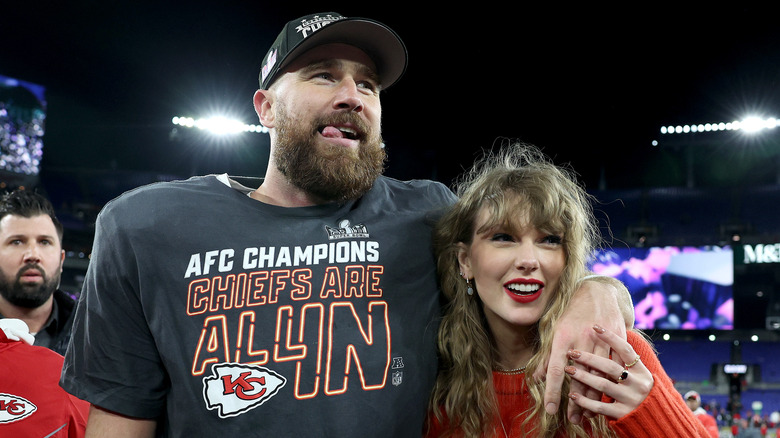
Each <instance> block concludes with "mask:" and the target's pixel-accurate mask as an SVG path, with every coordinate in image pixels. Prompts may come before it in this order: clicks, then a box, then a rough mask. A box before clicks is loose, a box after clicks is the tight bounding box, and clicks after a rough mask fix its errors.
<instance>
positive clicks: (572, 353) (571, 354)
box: [569, 350, 582, 359]
mask: <svg viewBox="0 0 780 438" xmlns="http://www.w3.org/2000/svg"><path fill="white" fill-rule="evenodd" d="M580 356H582V353H580V352H579V351H577V350H569V358H571V359H579V358H580Z"/></svg>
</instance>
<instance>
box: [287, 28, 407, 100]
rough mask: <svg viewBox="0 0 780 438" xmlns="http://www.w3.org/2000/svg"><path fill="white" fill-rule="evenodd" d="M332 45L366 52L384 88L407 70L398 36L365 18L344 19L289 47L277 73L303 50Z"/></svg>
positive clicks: (405, 56) (404, 52) (404, 50)
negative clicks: (345, 46)
mask: <svg viewBox="0 0 780 438" xmlns="http://www.w3.org/2000/svg"><path fill="white" fill-rule="evenodd" d="M332 43H343V44H349V45H351V46H355V47H357V48H359V49H361V50H362V51H364V52H366V54H367V55H368V56H369V57H370V58H371V59H372V60H373V61H374V63H375V64H376V69H377V74H378V75H379V80H380V81H381V84H382V88H383V89H385V88H388V87H390V86H391V85H393V84H395V83H396V82H398V80H399V79H400V78H401V76H403V74H404V72H405V71H406V64H407V52H406V46H405V45H404V43H403V41H401V38H400V37H399V36H398V34H396V33H395V32H394V31H393V30H392V29H390V28H389V27H387V26H385V25H384V24H382V23H379V22H377V21H374V20H370V19H368V18H345V19H343V20H339V21H335V22H333V23H330V24H328V25H327V26H325V27H323V28H322V29H320V30H318V31H317V32H316V33H314V34H313V35H311V36H310V37H308V38H306V39H305V40H303V41H301V42H300V43H299V44H298V45H297V46H295V47H294V48H292V49H291V50H290V52H289V54H288V55H287V56H286V57H285V59H284V61H283V62H282V63H281V64H280V65H279V72H283V71H284V69H285V68H287V66H288V65H289V64H290V63H291V62H292V61H293V60H295V59H296V58H297V57H299V56H301V55H302V54H303V53H305V52H306V51H308V50H310V49H312V48H314V47H317V46H321V45H323V44H332Z"/></svg>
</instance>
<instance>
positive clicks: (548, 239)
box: [542, 234, 563, 245]
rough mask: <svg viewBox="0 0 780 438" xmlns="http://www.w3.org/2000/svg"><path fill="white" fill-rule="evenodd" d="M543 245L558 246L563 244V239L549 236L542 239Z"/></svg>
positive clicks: (552, 235)
mask: <svg viewBox="0 0 780 438" xmlns="http://www.w3.org/2000/svg"><path fill="white" fill-rule="evenodd" d="M542 241H543V242H544V243H549V244H551V245H560V244H561V243H563V238H562V237H561V236H556V235H554V234H551V235H549V236H547V237H545V238H544V239H542Z"/></svg>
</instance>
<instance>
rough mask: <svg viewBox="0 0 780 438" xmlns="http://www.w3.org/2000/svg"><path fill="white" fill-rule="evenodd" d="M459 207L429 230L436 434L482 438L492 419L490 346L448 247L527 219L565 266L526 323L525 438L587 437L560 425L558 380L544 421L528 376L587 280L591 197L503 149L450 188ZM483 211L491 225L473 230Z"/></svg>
mask: <svg viewBox="0 0 780 438" xmlns="http://www.w3.org/2000/svg"><path fill="white" fill-rule="evenodd" d="M456 193H457V194H458V197H459V200H458V201H457V202H456V203H455V205H454V206H453V207H452V208H451V209H450V210H449V211H448V212H447V213H446V214H445V215H444V216H443V217H442V219H441V220H440V222H439V223H438V224H437V227H436V231H435V235H434V249H435V252H436V257H437V268H438V273H439V279H440V282H441V289H442V291H443V293H444V296H445V300H446V306H445V312H444V316H443V319H442V322H441V326H440V329H439V334H438V348H439V354H440V359H441V367H440V370H439V375H438V378H437V381H436V384H435V386H434V391H433V393H432V396H431V409H432V411H433V412H434V413H435V415H436V417H437V419H438V421H439V423H444V424H446V425H447V426H448V427H449V429H448V433H447V434H446V436H465V437H481V436H491V435H492V432H493V431H494V429H495V427H496V426H497V424H498V423H497V422H498V421H500V418H499V413H498V406H497V400H496V396H495V389H494V387H493V377H492V371H493V364H494V360H495V350H494V342H493V339H492V336H491V333H490V331H489V329H488V328H487V324H486V322H485V318H484V313H483V308H482V302H481V301H480V299H479V297H478V294H474V295H468V294H467V293H466V289H467V287H466V282H465V281H464V279H463V278H462V277H461V275H459V265H458V249H459V245H460V244H461V243H463V244H466V245H470V244H471V241H472V237H473V236H474V234H475V232H477V233H478V232H480V231H484V230H488V229H490V228H492V227H495V226H504V227H508V229H510V230H512V229H516V227H517V226H521V225H522V224H518V223H517V221H518V218H527V219H528V221H529V222H530V224H532V225H534V226H535V227H536V228H537V229H539V230H544V231H545V232H548V233H551V234H555V235H559V236H563V239H562V242H563V248H564V252H565V255H566V263H565V267H564V269H563V273H562V275H561V278H560V282H559V286H558V290H556V291H553V294H554V295H553V296H552V298H551V299H550V301H549V302H548V305H547V308H546V309H545V312H544V313H543V315H542V317H541V318H540V320H539V321H538V323H537V324H536V339H535V346H534V356H533V358H532V359H531V360H530V362H529V363H528V365H527V367H526V370H525V372H526V376H527V377H526V379H525V382H526V384H527V385H528V388H529V391H530V394H531V397H532V398H533V400H534V402H535V403H533V408H532V409H531V411H530V412H527V413H525V416H526V417H527V419H526V421H525V422H524V423H523V425H524V434H525V435H526V436H538V437H551V436H560V435H558V434H560V433H562V432H563V433H564V434H565V435H567V436H587V434H586V433H585V430H584V429H583V428H582V427H581V426H578V425H574V424H572V423H570V422H569V421H568V420H567V419H566V415H565V413H566V408H567V402H568V398H567V397H566V395H567V394H568V384H569V382H568V379H567V381H566V383H565V387H564V388H563V391H562V396H561V403H560V408H559V410H558V413H556V414H555V415H547V414H546V413H545V411H544V407H543V397H544V382H537V381H535V380H534V379H532V378H530V376H531V375H533V373H534V372H535V371H536V370H537V369H538V368H539V367H541V366H543V358H544V357H546V355H547V354H549V351H550V350H551V345H552V338H553V329H552V328H553V326H554V325H555V322H556V320H557V319H558V318H559V317H560V316H561V315H562V314H563V312H564V310H565V309H566V307H567V306H568V304H569V301H570V298H571V296H572V294H573V293H574V291H575V290H576V289H577V287H578V285H579V283H580V281H581V279H582V278H583V277H584V276H585V275H587V274H588V272H587V267H586V264H587V261H588V258H589V257H590V255H591V254H592V252H593V250H594V249H595V248H596V246H597V245H598V244H599V243H600V238H599V230H598V223H597V221H596V219H595V217H594V216H593V210H592V207H591V202H590V201H591V197H590V195H588V194H587V192H585V190H584V189H583V188H582V187H581V186H580V185H579V184H578V183H577V181H576V177H575V174H574V173H573V172H572V171H570V170H568V169H566V168H563V167H560V166H556V165H555V164H553V163H552V162H551V161H550V159H549V158H548V157H547V156H546V155H544V154H543V153H542V152H541V151H540V150H539V149H537V148H536V147H534V146H532V145H528V144H524V143H507V144H504V145H503V146H502V147H501V149H500V151H499V152H497V153H490V152H488V153H486V154H485V155H484V156H483V157H482V158H481V159H480V160H478V161H477V162H476V163H475V165H474V166H473V167H472V169H471V170H470V171H468V172H467V173H466V174H464V175H463V176H462V177H461V178H460V180H459V181H457V184H456ZM483 207H487V208H489V209H490V210H491V213H492V214H491V216H490V217H491V220H490V221H489V223H486V224H483V226H482V227H481V229H480V230H475V229H474V227H475V225H476V224H475V220H476V217H477V214H478V212H479V211H480V209H482V208H483ZM597 418H600V419H596V420H589V421H591V423H592V424H591V428H592V429H593V431H594V432H596V436H610V435H611V432H609V430H608V428H607V426H606V422H605V420H604V419H603V417H601V416H599V417H597Z"/></svg>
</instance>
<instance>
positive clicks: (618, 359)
mask: <svg viewBox="0 0 780 438" xmlns="http://www.w3.org/2000/svg"><path fill="white" fill-rule="evenodd" d="M593 330H594V331H595V332H596V333H597V336H598V337H599V338H600V339H602V340H603V341H604V342H606V343H607V344H608V345H609V346H610V347H611V349H612V359H611V360H610V359H606V358H603V357H600V356H596V355H593V354H591V353H587V352H580V351H576V350H572V351H570V352H569V358H570V359H572V360H573V361H574V362H575V366H571V365H570V366H567V367H566V368H565V371H566V373H567V374H569V375H570V376H571V377H572V379H575V380H577V381H578V382H580V383H582V384H584V385H586V386H589V387H591V388H593V389H595V390H596V391H600V392H602V393H604V395H606V396H607V397H610V398H612V399H613V400H614V402H613V403H604V402H603V401H599V400H592V399H590V398H588V397H585V396H583V395H582V394H579V393H577V392H572V393H570V394H569V398H570V399H571V400H572V401H574V403H576V404H577V405H578V406H580V407H581V408H582V409H585V410H588V411H591V412H594V413H596V414H603V415H606V416H608V417H611V418H615V419H617V418H621V417H623V416H625V415H626V414H628V413H630V412H631V411H633V410H634V409H636V408H637V407H638V406H639V405H640V404H641V403H642V401H644V399H645V398H647V395H648V394H650V390H651V389H653V382H654V381H653V375H652V374H650V371H648V370H647V367H645V365H644V364H643V363H642V360H641V358H640V357H639V356H638V355H637V354H636V352H635V351H634V349H633V348H632V347H631V345H630V344H629V343H628V342H626V341H625V340H623V339H621V338H620V337H619V336H617V335H616V334H615V333H612V332H608V331H606V330H605V329H603V328H602V327H600V326H598V325H596V326H593ZM620 364H624V365H622V366H621V365H620ZM578 365H581V366H579V367H578ZM587 369H590V370H594V371H600V372H601V373H603V375H604V377H601V376H599V375H596V374H593V373H590V372H588V371H587Z"/></svg>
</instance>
